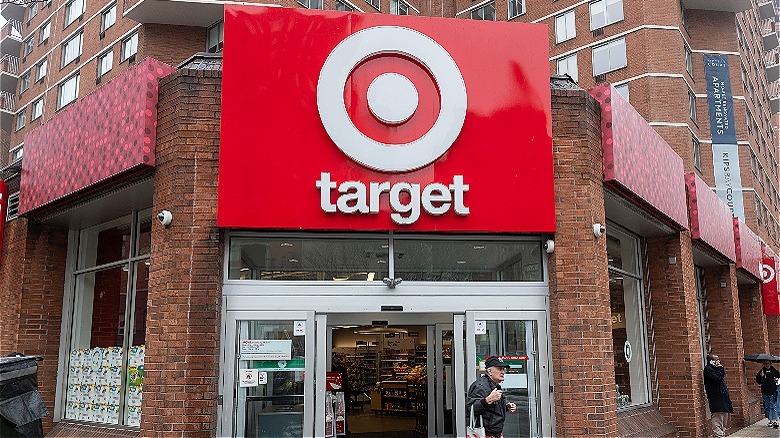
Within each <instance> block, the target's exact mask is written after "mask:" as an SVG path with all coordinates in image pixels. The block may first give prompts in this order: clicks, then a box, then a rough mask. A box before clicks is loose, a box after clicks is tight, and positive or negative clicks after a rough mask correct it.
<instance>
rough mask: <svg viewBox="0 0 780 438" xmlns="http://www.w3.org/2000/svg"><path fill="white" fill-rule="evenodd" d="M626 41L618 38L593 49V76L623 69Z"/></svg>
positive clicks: (625, 63)
mask: <svg viewBox="0 0 780 438" xmlns="http://www.w3.org/2000/svg"><path fill="white" fill-rule="evenodd" d="M626 65H628V64H627V62H626V39H625V38H618V39H616V40H613V41H610V42H608V43H606V44H602V45H600V46H596V47H594V48H593V76H597V75H600V74H603V73H607V72H610V71H613V70H617V69H619V68H623V67H625V66H626Z"/></svg>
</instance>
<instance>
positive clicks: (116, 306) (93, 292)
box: [64, 211, 152, 426]
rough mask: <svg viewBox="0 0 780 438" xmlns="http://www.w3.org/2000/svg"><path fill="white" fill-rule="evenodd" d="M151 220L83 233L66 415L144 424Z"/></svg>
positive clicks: (148, 217) (147, 216) (139, 218)
mask: <svg viewBox="0 0 780 438" xmlns="http://www.w3.org/2000/svg"><path fill="white" fill-rule="evenodd" d="M151 224H152V221H151V212H149V211H146V212H144V213H143V214H139V215H133V216H132V217H127V218H123V219H120V220H117V221H112V222H110V223H107V224H102V225H98V226H95V227H92V228H88V229H84V230H82V231H81V232H80V234H79V247H78V259H77V270H76V271H75V272H74V284H75V287H74V293H73V317H72V321H73V323H72V327H71V342H70V349H69V363H68V376H67V390H66V403H65V413H64V418H66V419H73V420H83V421H92V422H98V423H110V424H122V425H128V426H138V425H140V420H141V394H142V390H143V374H144V372H143V365H144V347H145V333H146V327H145V322H146V305H147V285H148V281H149V242H150V241H151V240H150V236H151ZM128 321H129V323H127V322H128Z"/></svg>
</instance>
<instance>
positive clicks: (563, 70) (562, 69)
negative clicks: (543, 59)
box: [558, 53, 579, 82]
mask: <svg viewBox="0 0 780 438" xmlns="http://www.w3.org/2000/svg"><path fill="white" fill-rule="evenodd" d="M558 74H559V75H564V74H568V75H569V76H571V78H572V79H573V80H574V82H578V81H579V72H578V71H577V54H576V53H575V54H573V55H570V56H567V57H565V58H561V59H559V60H558Z"/></svg>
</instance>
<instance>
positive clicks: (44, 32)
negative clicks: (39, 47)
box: [38, 21, 51, 44]
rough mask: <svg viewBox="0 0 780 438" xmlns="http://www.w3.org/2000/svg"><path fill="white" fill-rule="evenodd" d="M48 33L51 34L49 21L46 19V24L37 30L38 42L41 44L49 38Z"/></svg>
mask: <svg viewBox="0 0 780 438" xmlns="http://www.w3.org/2000/svg"><path fill="white" fill-rule="evenodd" d="M50 35H51V21H47V22H46V24H44V25H43V26H41V29H40V31H39V32H38V44H43V43H44V42H45V41H46V40H48V39H49V36H50Z"/></svg>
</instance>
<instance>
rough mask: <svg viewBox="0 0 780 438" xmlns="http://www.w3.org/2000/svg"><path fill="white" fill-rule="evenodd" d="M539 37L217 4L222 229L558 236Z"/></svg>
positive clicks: (543, 31) (457, 24) (516, 27)
mask: <svg viewBox="0 0 780 438" xmlns="http://www.w3.org/2000/svg"><path fill="white" fill-rule="evenodd" d="M546 39H547V28H546V26H544V25H536V24H521V23H500V22H483V21H476V20H455V19H442V18H429V17H408V16H404V17H399V16H393V15H386V14H358V13H342V12H335V11H334V12H329V11H310V10H303V9H288V8H268V7H258V6H226V7H225V50H224V53H223V70H222V129H221V138H220V157H219V159H220V170H219V172H220V175H219V203H218V224H219V226H222V227H234V228H286V229H290V228H294V229H334V230H390V229H395V230H399V229H401V230H414V231H503V232H545V233H549V232H554V231H555V209H554V195H553V161H552V134H551V133H552V123H551V116H550V112H551V110H550V83H549V63H548V48H547V44H537V43H536V42H538V41H546Z"/></svg>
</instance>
